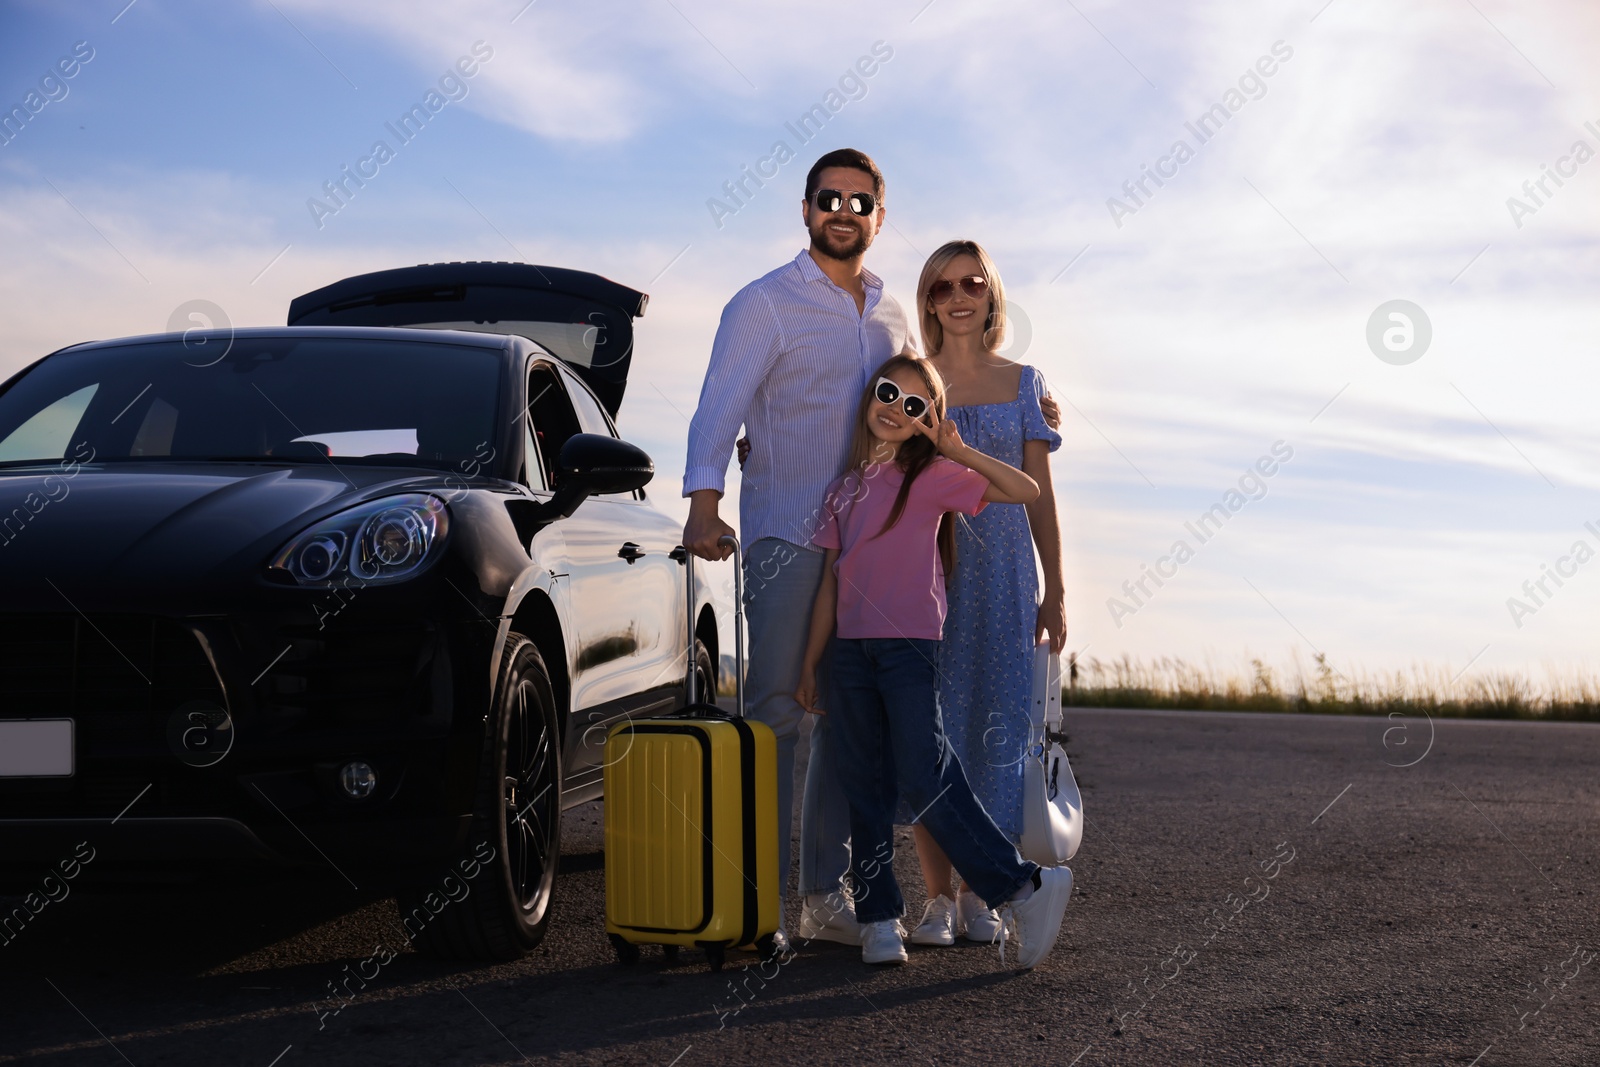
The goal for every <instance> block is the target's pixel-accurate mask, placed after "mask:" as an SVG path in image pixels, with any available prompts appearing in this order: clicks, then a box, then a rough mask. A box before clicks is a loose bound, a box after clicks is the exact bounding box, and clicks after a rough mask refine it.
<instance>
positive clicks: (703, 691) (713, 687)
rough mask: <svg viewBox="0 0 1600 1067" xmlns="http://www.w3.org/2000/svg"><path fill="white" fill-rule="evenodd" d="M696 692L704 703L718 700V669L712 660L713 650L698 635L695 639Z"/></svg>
mask: <svg viewBox="0 0 1600 1067" xmlns="http://www.w3.org/2000/svg"><path fill="white" fill-rule="evenodd" d="M694 673H695V692H696V694H698V696H699V700H700V702H701V703H702V704H715V703H716V702H717V670H716V667H715V665H714V664H713V663H712V662H711V650H710V649H709V648H707V647H706V643H705V642H704V641H702V640H700V639H699V638H698V637H697V638H695V641H694Z"/></svg>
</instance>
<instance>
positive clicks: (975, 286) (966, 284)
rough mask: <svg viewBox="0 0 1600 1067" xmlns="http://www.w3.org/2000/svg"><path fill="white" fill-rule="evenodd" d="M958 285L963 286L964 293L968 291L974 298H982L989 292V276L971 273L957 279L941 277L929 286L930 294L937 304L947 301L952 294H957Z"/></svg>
mask: <svg viewBox="0 0 1600 1067" xmlns="http://www.w3.org/2000/svg"><path fill="white" fill-rule="evenodd" d="M957 285H959V286H961V291H962V292H963V293H966V294H967V295H968V296H970V297H972V299H974V300H982V299H983V298H984V296H985V294H987V293H988V292H989V279H988V278H985V277H984V276H983V275H981V274H969V275H967V276H966V277H965V278H957V279H956V280H955V281H951V280H950V279H948V278H940V279H939V280H938V281H936V282H934V283H933V284H932V285H930V286H928V296H930V297H932V298H933V302H934V303H935V304H944V303H947V302H948V301H949V300H950V298H951V297H952V296H955V295H956V286H957Z"/></svg>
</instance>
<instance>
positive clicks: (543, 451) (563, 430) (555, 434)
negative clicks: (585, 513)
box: [527, 363, 582, 489]
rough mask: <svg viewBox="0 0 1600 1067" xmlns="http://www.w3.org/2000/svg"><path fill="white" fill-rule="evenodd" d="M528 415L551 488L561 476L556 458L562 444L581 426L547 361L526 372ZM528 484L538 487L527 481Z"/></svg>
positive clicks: (559, 453)
mask: <svg viewBox="0 0 1600 1067" xmlns="http://www.w3.org/2000/svg"><path fill="white" fill-rule="evenodd" d="M527 415H528V418H527V422H528V425H529V426H530V427H532V429H533V438H534V441H535V443H536V444H537V446H538V448H537V451H538V454H539V458H540V459H542V460H543V461H544V469H545V472H546V473H545V483H546V486H547V487H548V488H550V489H554V488H556V486H557V483H558V482H559V481H560V477H561V464H560V463H558V462H557V460H558V459H559V458H560V456H561V446H562V445H564V444H566V443H567V438H569V437H571V436H572V435H573V434H575V433H581V432H582V430H581V427H580V425H579V423H578V416H577V414H576V413H575V412H574V411H573V410H572V403H571V401H569V400H568V399H567V390H566V388H565V386H563V384H562V382H561V379H560V378H559V377H558V376H557V375H556V372H555V369H554V368H553V367H551V366H550V364H548V363H540V364H538V365H536V366H535V367H534V368H533V370H532V371H530V372H529V373H528V411H527ZM530 482H531V479H530ZM530 488H537V487H536V486H532V485H531V484H530Z"/></svg>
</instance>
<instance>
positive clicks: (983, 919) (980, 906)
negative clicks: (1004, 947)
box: [955, 893, 1000, 945]
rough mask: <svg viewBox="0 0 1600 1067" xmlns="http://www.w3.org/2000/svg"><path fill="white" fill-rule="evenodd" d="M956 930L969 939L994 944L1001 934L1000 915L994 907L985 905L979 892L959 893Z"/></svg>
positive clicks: (957, 895) (957, 896) (957, 897)
mask: <svg viewBox="0 0 1600 1067" xmlns="http://www.w3.org/2000/svg"><path fill="white" fill-rule="evenodd" d="M955 932H956V933H958V934H960V935H961V936H962V937H965V938H966V939H967V940H968V941H981V942H982V943H983V944H985V945H989V944H993V943H994V939H995V938H997V937H999V936H1000V916H999V914H997V913H996V912H995V910H994V909H993V908H988V907H985V906H984V903H983V899H982V898H981V897H979V896H978V894H976V893H958V894H956V929H955Z"/></svg>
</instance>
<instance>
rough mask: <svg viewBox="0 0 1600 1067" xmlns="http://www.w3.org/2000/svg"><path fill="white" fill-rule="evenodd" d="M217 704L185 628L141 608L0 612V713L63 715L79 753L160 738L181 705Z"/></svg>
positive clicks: (161, 743)
mask: <svg viewBox="0 0 1600 1067" xmlns="http://www.w3.org/2000/svg"><path fill="white" fill-rule="evenodd" d="M194 700H205V701H210V702H212V703H216V704H219V705H221V704H224V701H223V693H222V687H221V686H220V685H219V684H218V682H217V676H216V673H215V672H214V671H213V670H212V669H211V663H210V661H209V660H207V659H206V655H205V651H204V650H203V649H202V648H201V647H200V643H199V641H198V640H197V639H196V638H195V636H194V634H192V633H191V632H189V631H188V630H186V629H185V628H184V627H183V626H181V625H179V624H178V623H176V622H174V621H173V620H171V619H165V618H159V617H155V616H148V615H93V616H89V615H0V717H5V718H26V717H30V716H31V717H40V716H51V715H66V716H70V717H71V718H73V719H75V720H76V721H77V731H78V747H79V751H80V752H85V753H87V754H91V755H97V756H98V755H116V754H126V753H131V752H137V753H138V754H141V755H143V754H146V753H148V752H152V751H154V750H156V749H162V750H164V749H165V747H166V730H167V722H168V720H169V719H170V718H171V716H172V713H173V712H174V711H176V710H177V709H178V708H179V707H181V706H182V705H184V704H186V703H188V702H190V701H194Z"/></svg>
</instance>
